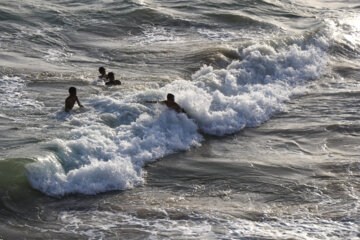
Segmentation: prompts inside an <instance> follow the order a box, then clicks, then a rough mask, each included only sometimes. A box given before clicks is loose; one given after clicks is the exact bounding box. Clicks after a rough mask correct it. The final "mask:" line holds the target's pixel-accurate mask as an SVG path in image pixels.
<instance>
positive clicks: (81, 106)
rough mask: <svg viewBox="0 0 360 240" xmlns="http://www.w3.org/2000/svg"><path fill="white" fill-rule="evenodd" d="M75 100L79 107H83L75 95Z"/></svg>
mask: <svg viewBox="0 0 360 240" xmlns="http://www.w3.org/2000/svg"><path fill="white" fill-rule="evenodd" d="M76 102H77V104H78V105H79V107H84V106H83V105H81V103H80V101H79V99H78V98H77V97H76Z"/></svg>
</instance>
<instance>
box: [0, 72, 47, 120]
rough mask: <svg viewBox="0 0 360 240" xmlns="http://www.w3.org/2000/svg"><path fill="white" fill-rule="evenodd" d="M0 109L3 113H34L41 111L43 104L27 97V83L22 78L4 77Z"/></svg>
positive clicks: (1, 80) (0, 88) (1, 84)
mask: <svg viewBox="0 0 360 240" xmlns="http://www.w3.org/2000/svg"><path fill="white" fill-rule="evenodd" d="M0 94H1V98H0V108H1V111H2V112H6V113H11V112H15V111H21V112H24V113H25V112H26V111H34V109H41V107H42V106H43V104H42V103H40V102H38V101H36V100H34V99H32V98H30V97H28V96H27V91H26V82H25V80H24V79H22V78H21V77H16V76H14V77H10V76H2V77H1V78H0Z"/></svg>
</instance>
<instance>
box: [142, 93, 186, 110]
mask: <svg viewBox="0 0 360 240" xmlns="http://www.w3.org/2000/svg"><path fill="white" fill-rule="evenodd" d="M145 102H146V103H161V104H165V105H166V106H167V107H168V108H170V109H173V110H175V111H176V112H178V113H185V114H186V112H185V110H184V109H183V108H181V107H180V106H179V104H177V103H176V102H175V96H174V95H173V94H171V93H168V95H167V97H166V100H164V101H145Z"/></svg>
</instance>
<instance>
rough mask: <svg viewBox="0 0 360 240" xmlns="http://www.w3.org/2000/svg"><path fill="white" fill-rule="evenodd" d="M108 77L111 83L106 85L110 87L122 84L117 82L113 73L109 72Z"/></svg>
mask: <svg viewBox="0 0 360 240" xmlns="http://www.w3.org/2000/svg"><path fill="white" fill-rule="evenodd" d="M107 76H108V79H109V81H108V82H106V83H105V84H106V85H108V86H111V85H121V82H120V81H119V80H115V76H114V73H113V72H109V73H108V75H107Z"/></svg>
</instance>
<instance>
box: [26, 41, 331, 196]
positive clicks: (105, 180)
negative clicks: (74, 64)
mask: <svg viewBox="0 0 360 240" xmlns="http://www.w3.org/2000/svg"><path fill="white" fill-rule="evenodd" d="M238 53H239V60H235V61H233V62H231V63H230V64H229V65H228V66H227V67H226V68H224V69H214V68H213V67H211V66H203V67H202V68H201V69H200V70H199V71H197V72H196V73H195V74H194V75H193V76H192V81H184V80H181V81H174V82H172V83H170V84H168V85H166V86H164V87H163V88H161V89H157V90H148V91H144V92H141V93H137V94H134V95H131V96H130V95H129V96H125V97H123V96H120V97H119V95H116V94H113V95H111V96H108V97H104V96H99V97H97V98H95V99H92V100H91V101H90V102H89V103H88V104H89V105H91V106H92V110H91V112H90V113H89V112H86V113H78V114H73V115H70V116H69V117H68V118H66V121H68V122H69V123H70V124H73V125H75V126H77V127H75V128H74V129H72V130H71V131H70V133H69V135H68V136H67V138H66V139H55V140H53V141H51V142H49V143H47V144H46V146H45V148H46V149H47V150H48V151H49V154H48V155H47V156H45V157H39V158H38V161H37V162H35V163H33V164H29V165H28V166H27V176H28V179H29V181H30V183H31V185H32V186H33V187H34V188H36V189H39V190H40V191H42V192H44V193H46V194H48V195H52V196H63V195H66V194H70V193H83V194H96V193H99V192H104V191H109V190H121V189H129V188H132V187H134V186H136V185H139V184H142V183H143V181H144V179H143V167H144V165H145V164H147V163H149V162H152V161H155V160H156V159H158V158H161V157H163V156H165V155H168V154H171V153H174V152H176V151H181V150H187V149H189V148H191V147H193V146H198V145H199V144H200V142H201V141H202V139H203V138H202V136H201V134H199V132H198V129H199V128H200V129H201V130H202V131H204V132H206V133H208V134H212V135H224V134H230V133H234V132H236V131H239V130H241V129H242V128H244V127H254V126H258V125H259V124H261V123H263V122H264V121H266V120H268V119H269V118H270V117H271V115H273V114H275V113H276V112H279V111H282V110H283V108H284V102H285V101H287V100H288V99H289V98H290V97H291V96H292V95H293V94H297V93H303V91H304V87H305V86H306V83H307V82H308V81H309V80H312V79H316V78H318V77H319V76H320V75H321V72H322V69H323V67H324V65H325V64H326V61H327V57H326V54H325V52H324V51H323V50H322V49H321V48H319V47H316V46H314V45H310V44H309V45H303V46H300V45H297V44H295V43H294V44H292V45H289V46H286V47H277V48H276V47H271V46H269V45H259V44H258V45H251V46H248V47H243V48H239V49H238ZM168 92H171V93H174V94H175V96H176V101H177V102H178V103H179V104H180V105H181V106H182V107H184V108H185V110H186V111H187V112H188V115H189V116H190V117H191V119H189V118H188V117H187V116H186V115H185V114H177V113H176V112H174V111H172V110H168V109H166V107H164V106H162V105H160V104H155V105H154V104H144V103H142V102H143V101H144V100H153V99H156V100H159V99H164V98H165V96H166V94H167V93H168ZM136 102H137V103H136Z"/></svg>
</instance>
